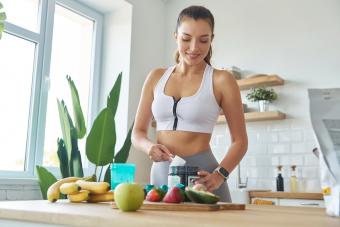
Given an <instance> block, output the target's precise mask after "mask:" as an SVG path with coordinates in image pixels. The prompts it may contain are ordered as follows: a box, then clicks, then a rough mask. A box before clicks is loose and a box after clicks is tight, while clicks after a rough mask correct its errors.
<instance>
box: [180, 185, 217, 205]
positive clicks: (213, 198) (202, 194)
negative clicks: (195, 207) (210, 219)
mask: <svg viewBox="0 0 340 227" xmlns="http://www.w3.org/2000/svg"><path fill="white" fill-rule="evenodd" d="M185 195H186V196H187V197H188V198H189V199H190V200H191V201H192V202H194V203H204V204H215V203H217V202H218V201H219V200H220V197H219V196H217V195H215V194H213V193H211V192H207V191H198V190H195V189H192V188H189V187H187V188H186V189H185Z"/></svg>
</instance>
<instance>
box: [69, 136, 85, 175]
mask: <svg viewBox="0 0 340 227" xmlns="http://www.w3.org/2000/svg"><path fill="white" fill-rule="evenodd" d="M70 172H71V174H72V176H75V177H83V176H84V172H83V165H82V162H81V155H80V151H79V148H78V139H77V138H72V155H71V161H70Z"/></svg>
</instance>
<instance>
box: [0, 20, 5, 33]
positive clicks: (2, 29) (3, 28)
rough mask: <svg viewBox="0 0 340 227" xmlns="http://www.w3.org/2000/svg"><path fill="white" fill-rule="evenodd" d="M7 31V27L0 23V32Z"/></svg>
mask: <svg viewBox="0 0 340 227" xmlns="http://www.w3.org/2000/svg"><path fill="white" fill-rule="evenodd" d="M4 30H5V25H4V24H3V23H2V22H0V32H3V31H4Z"/></svg>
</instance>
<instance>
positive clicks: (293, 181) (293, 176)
mask: <svg viewBox="0 0 340 227" xmlns="http://www.w3.org/2000/svg"><path fill="white" fill-rule="evenodd" d="M290 168H291V176H290V191H291V192H297V191H298V183H297V178H296V171H295V170H296V166H295V165H292V166H291V167H290Z"/></svg>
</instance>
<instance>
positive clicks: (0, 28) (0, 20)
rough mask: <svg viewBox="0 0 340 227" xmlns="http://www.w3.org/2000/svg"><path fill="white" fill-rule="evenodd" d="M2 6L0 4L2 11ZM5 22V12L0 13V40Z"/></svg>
mask: <svg viewBox="0 0 340 227" xmlns="http://www.w3.org/2000/svg"><path fill="white" fill-rule="evenodd" d="M2 7H3V6H2V4H1V2H0V9H2ZM4 20H6V13H5V12H0V39H1V37H2V32H3V31H4V30H5V25H4V23H3V21H4Z"/></svg>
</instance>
